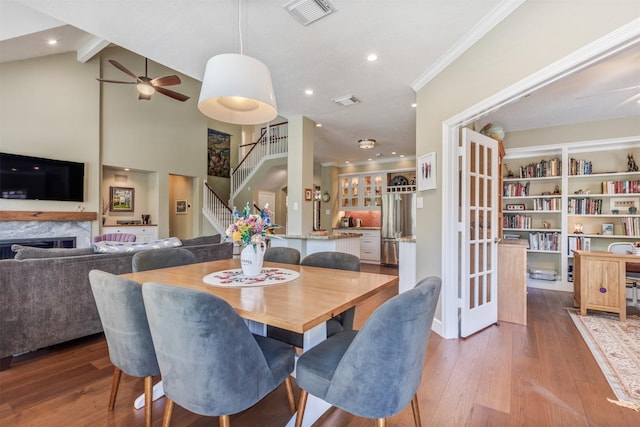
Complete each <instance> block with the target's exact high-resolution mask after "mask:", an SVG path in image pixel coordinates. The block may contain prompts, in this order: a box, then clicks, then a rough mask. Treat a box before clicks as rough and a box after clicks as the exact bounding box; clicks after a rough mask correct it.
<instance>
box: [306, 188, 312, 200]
mask: <svg viewBox="0 0 640 427" xmlns="http://www.w3.org/2000/svg"><path fill="white" fill-rule="evenodd" d="M304 199H305V200H306V201H307V202H309V201H311V199H313V192H312V191H311V189H310V188H305V190H304Z"/></svg>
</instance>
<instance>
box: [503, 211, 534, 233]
mask: <svg viewBox="0 0 640 427" xmlns="http://www.w3.org/2000/svg"><path fill="white" fill-rule="evenodd" d="M502 227H503V228H518V229H522V230H527V229H530V228H531V217H530V216H527V215H521V214H508V213H505V214H504V216H503V217H502Z"/></svg>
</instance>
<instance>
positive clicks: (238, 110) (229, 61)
mask: <svg viewBox="0 0 640 427" xmlns="http://www.w3.org/2000/svg"><path fill="white" fill-rule="evenodd" d="M241 9H242V1H241V0H239V1H238V33H239V36H240V37H239V38H240V54H237V53H224V54H221V55H216V56H213V57H212V58H211V59H209V61H207V67H206V68H205V70H204V77H203V78H202V88H201V89H200V99H199V100H198V109H199V110H200V111H201V112H202V114H204V115H205V116H207V117H211V118H212V119H215V120H220V121H221V122H226V123H233V124H237V125H257V124H261V123H267V122H270V121H271V120H273V119H275V118H276V117H277V116H278V107H277V105H276V96H275V94H274V93H273V84H272V83H271V74H270V73H269V69H268V68H267V66H266V65H264V64H263V63H262V62H260V61H258V60H257V59H255V58H252V57H250V56H246V55H243V46H242V25H241V21H240V16H241V15H242V13H241Z"/></svg>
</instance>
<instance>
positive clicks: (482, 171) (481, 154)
mask: <svg viewBox="0 0 640 427" xmlns="http://www.w3.org/2000/svg"><path fill="white" fill-rule="evenodd" d="M478 151H479V159H478V169H479V170H478V173H480V174H483V175H484V174H485V169H484V162H485V156H484V154H485V153H484V152H485V147H484V146H482V145H481V146H480V149H479V150H478Z"/></svg>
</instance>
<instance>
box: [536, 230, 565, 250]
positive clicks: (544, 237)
mask: <svg viewBox="0 0 640 427" xmlns="http://www.w3.org/2000/svg"><path fill="white" fill-rule="evenodd" d="M559 240H560V233H558V232H557V231H554V232H549V233H542V232H534V233H530V234H529V249H531V250H532V251H557V250H558V249H559V248H560V242H559Z"/></svg>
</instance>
